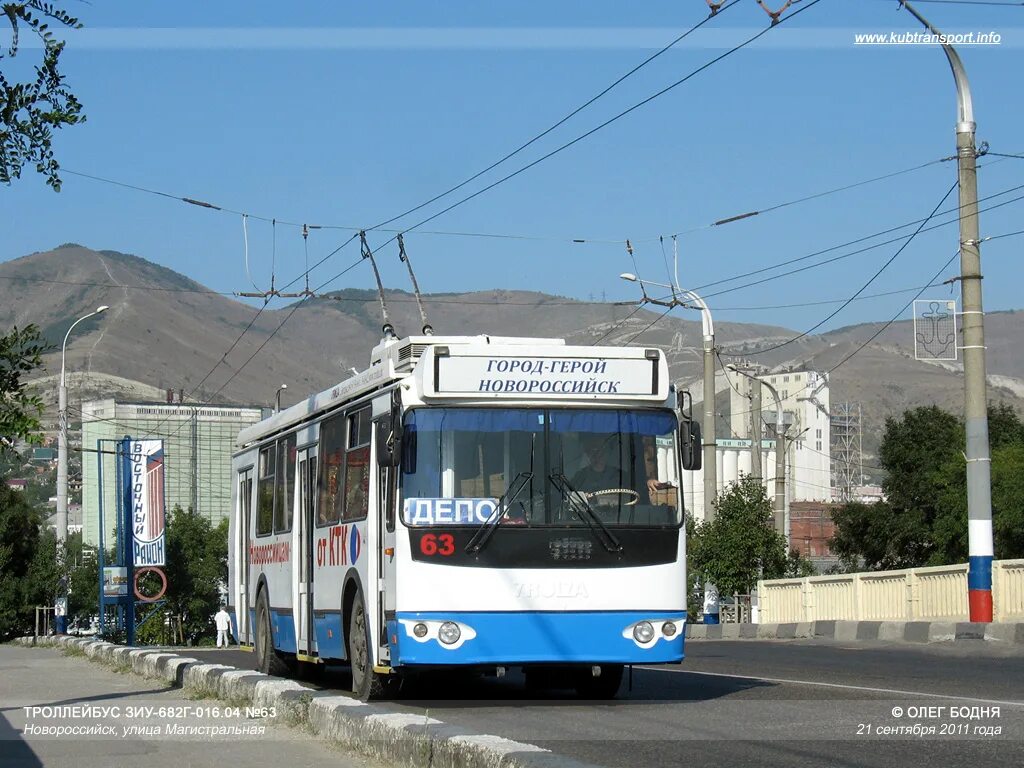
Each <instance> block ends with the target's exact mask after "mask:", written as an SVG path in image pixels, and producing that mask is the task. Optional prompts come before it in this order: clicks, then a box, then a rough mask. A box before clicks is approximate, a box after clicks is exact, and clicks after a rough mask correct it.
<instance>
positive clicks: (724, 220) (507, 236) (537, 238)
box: [61, 152, 1024, 245]
mask: <svg viewBox="0 0 1024 768" xmlns="http://www.w3.org/2000/svg"><path fill="white" fill-rule="evenodd" d="M988 154H990V155H999V153H996V152H989V153H988ZM999 156H1000V157H1003V158H1010V157H1022V158H1024V155H999ZM955 159H956V158H955V157H942V158H938V159H936V160H930V161H928V162H926V163H920V164H918V165H914V166H910V167H908V168H902V169H900V170H897V171H892V172H890V173H886V174H883V175H881V176H874V177H872V178H869V179H862V180H860V181H856V182H853V183H850V184H844V185H842V186H838V187H834V188H831V189H827V190H823V191H820V192H815V193H812V194H809V195H804V196H802V197H798V198H795V199H793V200H787V201H784V202H782V203H776V204H774V205H770V206H767V207H765V208H761V209H758V210H755V211H751V212H747V213H742V214H738V215H730V216H724V217H720V218H719V219H717V220H715V221H714V222H711V223H709V224H706V225H702V226H697V227H693V228H690V229H686V230H681V231H679V232H675V233H673V234H671V235H669V237H673V236H679V235H685V234H690V233H693V232H699V231H702V230H706V229H712V228H714V227H717V226H721V225H723V224H729V223H732V222H735V221H740V220H742V219H747V218H750V217H752V216H760V215H763V214H766V213H770V212H772V211H776V210H780V209H782V208H787V207H790V206H793V205H797V204H799V203H804V202H808V201H811V200H817V199H820V198H822V197H826V196H828V195H833V194H836V193H839V192H844V191H847V190H850V189H855V188H857V187H862V186H865V185H867V184H873V183H875V182H879V181H885V180H887V179H891V178H895V177H897V176H902V175H904V174H907V173H913V172H914V171H919V170H921V169H923V168H928V167H930V166H933V165H937V164H939V163H944V162H948V161H950V160H955ZM995 162H1002V161H1001V160H1000V161H995ZM993 164H994V163H986V164H984V165H979V166H978V167H979V168H984V167H987V166H988V165H993ZM61 170H62V171H65V172H67V173H69V174H71V175H74V176H81V177H82V178H86V179H90V180H92V181H96V182H100V183H103V184H110V185H113V186H116V187H122V188H126V189H130V190H134V191H138V192H142V193H145V194H150V195H156V196H159V197H164V198H168V199H170V200H175V201H178V202H181V201H184V200H191V198H184V197H181V196H179V195H176V194H172V193H170V192H164V191H160V190H155V189H150V188H148V187H141V186H138V185H135V184H130V183H127V182H123V181H119V180H117V179H111V178H108V177H104V176H98V175H95V174H88V173H80V172H77V171H69V170H67V169H64V168H62V169H61ZM192 204H193V205H199V201H194V202H192ZM200 207H203V208H205V209H207V210H211V211H214V212H219V213H227V214H230V215H234V216H241V217H242V218H243V220H245V219H254V220H257V221H263V222H266V223H268V224H271V223H274V222H276V224H277V225H279V226H288V227H295V228H300V229H301V228H302V227H306V228H307V229H310V230H342V231H346V232H356V233H358V232H359V231H361V230H364V231H370V230H373V231H375V232H381V233H385V234H398V233H404V232H406V231H407V230H404V229H388V228H385V227H383V226H377V227H366V228H363V227H358V226H355V225H353V224H308V223H307V224H300V223H299V222H297V221H289V220H286V219H281V218H276V217H272V216H262V215H259V214H256V213H250V212H246V211H240V210H236V209H233V208H227V207H224V206H220V205H213V204H202V205H201V206H200ZM417 233H418V234H421V235H436V236H442V237H468V238H487V239H497V240H526V241H534V242H553V243H566V244H572V245H621V244H622V241H623V238H616V239H612V238H607V237H587V236H583V237H578V236H572V235H537V234H529V233H515V232H475V231H465V230H438V229H417ZM245 235H247V233H246V232H244V231H243V236H245ZM657 239H658V236H649V237H642V238H638V239H634V241H633V242H636V243H650V242H654V241H656V240H657Z"/></svg>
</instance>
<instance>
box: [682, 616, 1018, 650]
mask: <svg viewBox="0 0 1024 768" xmlns="http://www.w3.org/2000/svg"><path fill="white" fill-rule="evenodd" d="M686 638H687V639H688V640H753V639H757V640H805V639H808V640H810V639H822V640H839V641H841V642H847V643H848V642H855V641H857V640H887V641H890V642H899V643H944V642H964V641H968V640H982V641H988V642H993V643H1004V644H1011V645H1020V646H1024V622H1012V623H1011V622H1004V623H998V624H997V623H993V624H980V623H976V622H970V621H959V622H954V621H802V622H792V623H784V624H687V625H686Z"/></svg>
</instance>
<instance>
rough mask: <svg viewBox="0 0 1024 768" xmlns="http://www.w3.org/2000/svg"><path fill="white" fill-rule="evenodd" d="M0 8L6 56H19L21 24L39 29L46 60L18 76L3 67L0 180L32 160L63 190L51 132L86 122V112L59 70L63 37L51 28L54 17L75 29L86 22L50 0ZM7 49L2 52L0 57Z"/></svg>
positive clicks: (31, 0)
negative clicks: (6, 30)
mask: <svg viewBox="0 0 1024 768" xmlns="http://www.w3.org/2000/svg"><path fill="white" fill-rule="evenodd" d="M0 10H2V12H3V15H4V16H6V17H7V20H8V21H9V22H10V25H11V37H10V41H11V42H10V45H9V46H8V48H7V50H6V56H7V57H9V58H10V59H13V58H14V57H16V56H17V54H18V49H19V42H20V35H21V32H22V31H23V30H27V31H30V32H31V33H33V34H35V35H36V36H37V37H38V38H39V39H40V41H41V42H42V44H43V57H42V62H41V63H40V64H39V65H38V66H36V67H35V68H34V70H35V73H34V77H30V78H29V79H26V80H23V81H19V80H18V79H17V78H15V76H14V75H13V74H11V72H10V68H6V69H8V72H7V73H6V74H5V73H4V72H2V71H0V182H3V183H5V184H9V183H11V181H12V180H13V179H17V178H20V177H21V170H22V168H23V167H24V166H25V164H26V163H34V164H35V166H36V170H37V171H38V172H39V173H41V174H43V175H44V176H46V183H47V184H49V185H50V186H51V187H53V189H54V190H56V191H59V190H60V183H61V182H60V175H59V173H58V171H59V169H60V164H59V163H58V162H57V160H56V158H55V157H54V155H53V147H52V143H53V132H54V131H55V130H59V129H60V128H63V127H64V126H65V125H75V124H77V123H82V122H85V115H84V114H82V105H81V103H80V102H79V101H78V99H77V98H76V97H75V95H74V94H73V93H72V92H71V91H70V90H69V89H68V87H67V85H66V84H65V82H64V75H63V74H61V71H60V55H61V53H63V51H64V41H63V40H58V39H57V37H56V35H54V33H53V32H52V31H51V29H50V22H51V21H52V22H56V23H57V24H59V25H62V26H65V27H71V28H74V29H78V28H80V27H81V26H82V25H81V23H79V21H78V19H76V18H74V17H73V16H71V15H69V14H68V13H67V12H65V11H63V10H61V9H60V8H58V7H56V4H54V3H51V2H46V0H22V1H21V2H5V3H3V4H0ZM4 55H5V54H4V53H3V52H0V60H2V59H3V58H4ZM26 74H27V70H26Z"/></svg>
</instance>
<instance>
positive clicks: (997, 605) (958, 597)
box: [757, 560, 1024, 624]
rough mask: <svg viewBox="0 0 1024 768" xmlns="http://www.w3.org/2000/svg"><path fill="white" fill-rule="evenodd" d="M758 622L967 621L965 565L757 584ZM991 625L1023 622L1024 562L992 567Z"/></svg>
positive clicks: (1013, 561)
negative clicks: (998, 622)
mask: <svg viewBox="0 0 1024 768" xmlns="http://www.w3.org/2000/svg"><path fill="white" fill-rule="evenodd" d="M757 594H758V601H759V605H760V611H759V612H760V621H761V622H763V623H766V624H767V623H785V622H806V621H827V620H833V619H834V620H839V621H932V620H942V621H966V620H967V617H968V608H967V564H966V563H964V564H961V565H942V566H937V567H934V568H907V569H905V570H902V571H878V572H875V573H847V574H841V575H836V576H810V577H808V578H803V579H773V580H771V581H759V582H758V584H757ZM992 600H993V613H994V615H993V619H994V620H995V621H1020V620H1022V619H1024V560H997V561H995V562H994V563H992Z"/></svg>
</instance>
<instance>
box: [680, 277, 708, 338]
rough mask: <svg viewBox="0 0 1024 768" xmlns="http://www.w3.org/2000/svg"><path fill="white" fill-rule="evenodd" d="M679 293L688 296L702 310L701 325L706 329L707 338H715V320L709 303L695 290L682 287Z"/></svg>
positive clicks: (705, 335)
mask: <svg viewBox="0 0 1024 768" xmlns="http://www.w3.org/2000/svg"><path fill="white" fill-rule="evenodd" d="M679 293H680V294H681V295H683V296H685V297H687V298H688V299H689V300H690V301H692V302H693V303H694V304H696V305H697V308H698V309H699V310H700V318H701V325H702V327H703V330H704V337H705V338H714V336H715V321H714V319H713V318H712V317H711V310H710V309H708V305H707V303H706V302H705V301H704V299H702V298H701V297H700V296H699V295H698V294H697V293H695V292H694V291H690V290H686V289H680V291H679Z"/></svg>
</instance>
